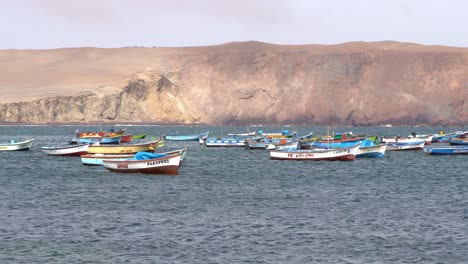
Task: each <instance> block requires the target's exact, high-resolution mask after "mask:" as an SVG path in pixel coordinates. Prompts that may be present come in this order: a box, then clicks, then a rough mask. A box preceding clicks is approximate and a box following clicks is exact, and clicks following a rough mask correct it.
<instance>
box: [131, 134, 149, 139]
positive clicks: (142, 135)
mask: <svg viewBox="0 0 468 264" xmlns="http://www.w3.org/2000/svg"><path fill="white" fill-rule="evenodd" d="M145 137H146V134H138V135H133V136H132V139H144V138H145Z"/></svg>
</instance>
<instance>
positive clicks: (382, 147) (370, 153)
mask: <svg viewBox="0 0 468 264" xmlns="http://www.w3.org/2000/svg"><path fill="white" fill-rule="evenodd" d="M386 150H387V144H379V145H375V146H369V147H362V146H361V147H359V150H358V152H357V155H356V158H382V157H383V156H384V155H385V151H386Z"/></svg>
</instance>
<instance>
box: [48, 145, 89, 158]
mask: <svg viewBox="0 0 468 264" xmlns="http://www.w3.org/2000/svg"><path fill="white" fill-rule="evenodd" d="M88 147H89V145H88V144H82V145H73V146H67V147H55V146H53V147H41V150H42V151H43V152H45V153H47V155H50V156H81V155H84V154H86V153H88Z"/></svg>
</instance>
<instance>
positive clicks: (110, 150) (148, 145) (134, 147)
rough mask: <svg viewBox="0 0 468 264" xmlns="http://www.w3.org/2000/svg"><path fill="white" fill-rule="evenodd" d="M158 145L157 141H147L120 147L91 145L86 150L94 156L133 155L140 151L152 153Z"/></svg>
mask: <svg viewBox="0 0 468 264" xmlns="http://www.w3.org/2000/svg"><path fill="white" fill-rule="evenodd" d="M158 144H159V140H154V141H149V142H145V143H139V144H126V145H124V144H120V145H100V144H99V145H98V144H93V145H90V146H89V148H88V153H91V154H96V153H102V154H134V153H137V152H140V151H147V152H153V151H154V150H155V149H156V148H157V147H158Z"/></svg>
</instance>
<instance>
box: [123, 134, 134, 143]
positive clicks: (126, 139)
mask: <svg viewBox="0 0 468 264" xmlns="http://www.w3.org/2000/svg"><path fill="white" fill-rule="evenodd" d="M132 139H133V135H123V136H121V138H120V143H131V142H132Z"/></svg>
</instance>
